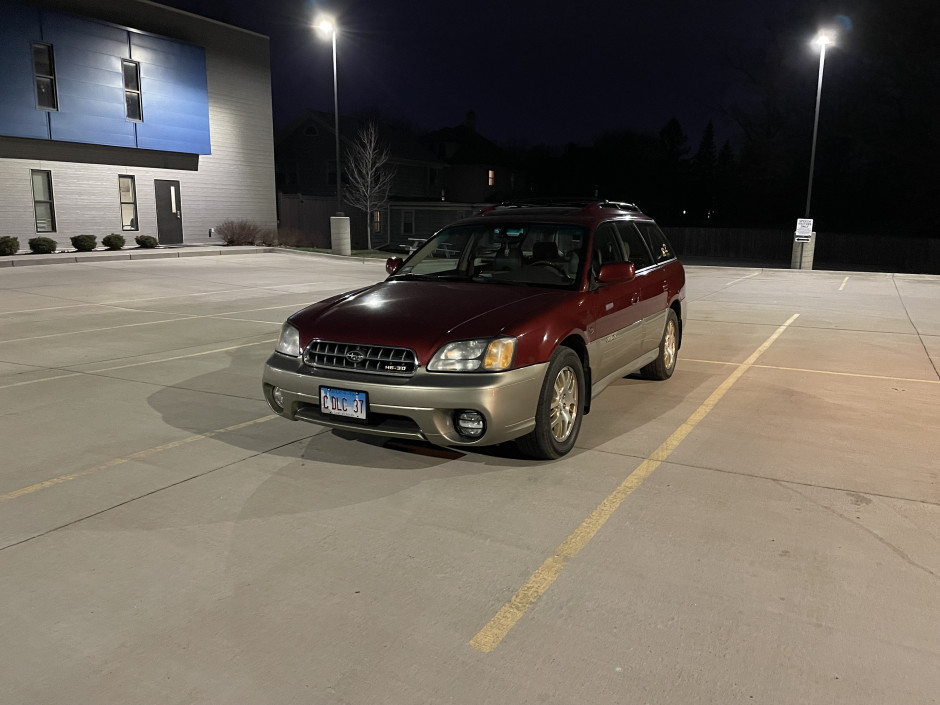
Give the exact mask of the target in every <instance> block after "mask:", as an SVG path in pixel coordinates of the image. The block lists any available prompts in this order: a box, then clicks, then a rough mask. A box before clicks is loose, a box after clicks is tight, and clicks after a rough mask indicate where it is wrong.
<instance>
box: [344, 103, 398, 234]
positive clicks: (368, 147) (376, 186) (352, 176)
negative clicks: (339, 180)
mask: <svg viewBox="0 0 940 705" xmlns="http://www.w3.org/2000/svg"><path fill="white" fill-rule="evenodd" d="M388 160H389V149H388V147H387V146H382V145H380V144H379V133H378V130H377V129H376V127H375V123H374V122H369V123H368V124H367V125H366V126H364V127H363V128H361V129H360V130H359V136H358V137H357V138H356V141H355V142H353V143H352V145H351V146H350V147H349V149H347V150H346V180H347V183H346V191H345V193H344V194H343V196H344V200H345V201H346V202H347V203H348V204H349V205H351V206H352V207H354V208H358V209H359V210H361V211H363V212H364V213H365V214H366V222H367V231H366V232H367V236H368V247H369V249H370V250H371V249H372V214H373V213H374V212H375V211H377V210H380V209H381V208H382V207H383V206H384V205H385V204H386V203H388V193H389V190H390V189H391V186H392V180H393V179H394V178H395V169H394V167H392V166H390V165H389V163H388Z"/></svg>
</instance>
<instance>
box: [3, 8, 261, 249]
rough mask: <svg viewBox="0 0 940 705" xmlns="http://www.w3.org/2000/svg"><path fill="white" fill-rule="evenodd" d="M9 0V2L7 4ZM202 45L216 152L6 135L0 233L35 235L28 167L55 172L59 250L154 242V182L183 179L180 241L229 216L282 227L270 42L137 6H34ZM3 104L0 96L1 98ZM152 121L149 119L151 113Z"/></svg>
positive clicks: (198, 236) (200, 239) (192, 239)
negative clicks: (128, 198) (125, 215)
mask: <svg viewBox="0 0 940 705" xmlns="http://www.w3.org/2000/svg"><path fill="white" fill-rule="evenodd" d="M0 2H5V0H0ZM32 4H34V5H39V6H42V7H43V9H46V10H50V9H51V10H55V11H64V12H69V11H71V12H74V13H75V14H80V15H83V16H86V17H91V18H94V19H98V20H103V21H109V22H112V23H114V24H117V25H120V26H124V27H130V28H133V29H137V30H141V31H143V32H152V33H154V34H159V35H161V36H165V37H170V38H174V39H179V40H182V41H186V42H190V43H192V44H196V45H198V46H201V47H204V49H205V62H206V79H207V87H208V103H209V129H210V139H211V152H212V153H211V154H188V153H183V152H173V151H157V150H152V149H136V148H123V147H113V146H103V145H92V144H83V143H76V142H60V141H50V140H37V139H24V138H11V137H0V236H2V235H11V236H14V237H17V238H19V240H20V245H21V247H23V248H26V246H27V240H29V239H30V238H32V237H36V236H37V232H36V225H35V221H34V212H33V201H32V190H31V182H30V171H31V170H33V169H42V170H48V171H50V172H51V173H52V180H53V190H54V198H55V214H56V231H55V233H49V234H46V233H42V234H43V235H48V236H50V237H53V238H55V239H56V240H57V241H58V243H59V246H60V248H68V247H70V243H69V238H70V237H71V236H73V235H78V234H83V233H89V234H93V235H96V236H97V237H98V238H99V242H100V239H101V238H102V237H103V236H104V235H107V234H109V233H111V232H118V233H122V232H123V234H124V236H125V238H127V239H128V241H129V244H133V237H134V236H135V235H138V234H139V235H152V236H154V237H156V236H157V223H156V205H155V198H154V180H156V179H161V180H176V181H179V182H180V195H181V209H180V210H181V212H182V222H183V241H184V243H187V244H205V243H208V244H213V243H217V242H218V239H217V238H213V237H211V236H210V228H213V227H215V226H216V225H218V224H219V223H221V222H222V221H224V220H229V219H231V220H242V219H244V220H252V221H254V222H256V223H258V224H259V225H261V226H262V227H271V228H273V227H275V226H276V222H277V215H276V200H275V187H274V147H273V121H272V115H271V79H270V59H269V43H268V39H267V37H263V36H261V35H257V34H254V33H252V32H247V31H244V30H239V29H236V28H233V27H229V26H226V25H223V24H221V23H218V22H214V21H212V20H207V19H205V18H200V17H196V16H194V15H190V14H188V13H183V12H179V11H176V10H171V9H169V8H165V7H162V6H159V5H155V4H153V3H147V2H138V1H137V0H58V1H56V2H39V3H32ZM3 99H4V98H3V97H2V96H0V100H3ZM145 120H146V114H145ZM118 175H132V176H134V177H135V180H136V188H137V210H138V223H139V230H138V231H122V229H121V225H122V224H121V213H120V199H119V194H118Z"/></svg>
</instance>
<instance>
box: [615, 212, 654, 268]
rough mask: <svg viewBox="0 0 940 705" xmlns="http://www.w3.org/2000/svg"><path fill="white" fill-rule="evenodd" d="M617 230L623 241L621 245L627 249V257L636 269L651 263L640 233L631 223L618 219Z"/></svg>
mask: <svg viewBox="0 0 940 705" xmlns="http://www.w3.org/2000/svg"><path fill="white" fill-rule="evenodd" d="M617 232H619V233H620V239H621V240H622V241H623V247H624V249H625V250H626V251H627V259H628V260H630V261H631V262H633V266H634V267H635V268H636V270H637V271H639V270H641V269H643V268H644V267H649V266H651V265H652V264H653V260H652V258H651V257H650V253H649V250H648V249H647V248H646V243H645V242H643V238H642V237H640V233H639V232H637V229H636V228H635V227H634V224H633V223H628V222H626V221H619V222H618V223H617Z"/></svg>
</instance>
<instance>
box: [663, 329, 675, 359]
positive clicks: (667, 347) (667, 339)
mask: <svg viewBox="0 0 940 705" xmlns="http://www.w3.org/2000/svg"><path fill="white" fill-rule="evenodd" d="M675 364H676V322H675V321H674V320H672V318H670V319H669V320H668V321H667V322H666V333H665V334H664V335H663V365H664V366H665V368H666V369H667V370H671V369H672V366H673V365H675Z"/></svg>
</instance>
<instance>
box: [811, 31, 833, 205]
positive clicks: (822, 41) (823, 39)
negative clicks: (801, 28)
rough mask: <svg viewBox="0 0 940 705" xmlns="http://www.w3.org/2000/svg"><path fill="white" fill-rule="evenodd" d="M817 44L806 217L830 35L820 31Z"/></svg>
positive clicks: (814, 41)
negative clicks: (817, 53) (816, 70)
mask: <svg viewBox="0 0 940 705" xmlns="http://www.w3.org/2000/svg"><path fill="white" fill-rule="evenodd" d="M813 44H818V45H819V82H818V84H817V86H816V116H815V118H813V149H812V151H811V152H810V157H809V186H808V187H807V189H806V216H805V217H806V218H809V206H810V202H811V201H812V198H813V171H814V168H815V166H816V132H817V131H818V130H819V100H820V98H822V82H823V68H824V67H825V65H826V47H827V46H829V45H830V44H832V35H831V34H829V33H828V32H820V33H819V34H817V35H816V38H815V39H814V40H813Z"/></svg>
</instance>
